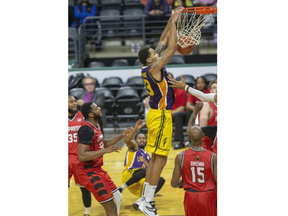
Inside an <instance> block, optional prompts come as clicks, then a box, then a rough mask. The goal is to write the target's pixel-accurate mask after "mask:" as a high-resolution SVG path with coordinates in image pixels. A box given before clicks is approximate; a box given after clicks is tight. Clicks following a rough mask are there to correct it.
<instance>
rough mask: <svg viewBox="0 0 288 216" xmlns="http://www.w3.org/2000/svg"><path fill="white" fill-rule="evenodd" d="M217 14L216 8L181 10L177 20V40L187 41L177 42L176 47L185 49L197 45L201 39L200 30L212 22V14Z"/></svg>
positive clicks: (188, 8)
mask: <svg viewBox="0 0 288 216" xmlns="http://www.w3.org/2000/svg"><path fill="white" fill-rule="evenodd" d="M213 13H217V8H216V7H187V8H184V9H183V10H182V14H181V16H179V18H178V20H177V28H176V31H177V38H178V39H179V38H183V37H185V38H186V37H187V38H189V40H185V43H183V40H182V41H181V40H177V45H179V46H180V47H181V48H186V47H188V46H192V45H198V44H199V43H200V38H201V28H202V27H203V26H205V25H208V24H210V23H211V22H212V20H213V18H212V14H213Z"/></svg>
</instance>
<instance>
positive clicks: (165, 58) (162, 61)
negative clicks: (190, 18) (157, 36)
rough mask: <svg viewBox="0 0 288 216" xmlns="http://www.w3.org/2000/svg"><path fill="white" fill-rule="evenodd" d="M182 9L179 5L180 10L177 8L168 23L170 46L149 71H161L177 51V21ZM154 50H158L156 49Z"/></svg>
mask: <svg viewBox="0 0 288 216" xmlns="http://www.w3.org/2000/svg"><path fill="white" fill-rule="evenodd" d="M182 10H183V8H182V7H179V9H178V10H175V11H174V13H172V14H171V17H170V19H169V21H168V24H167V26H168V28H170V31H169V34H168V47H167V49H166V50H165V51H164V52H163V54H162V56H160V57H159V58H158V59H156V60H155V61H154V62H153V63H152V65H151V67H150V68H149V72H150V73H152V74H153V72H159V71H160V69H161V68H163V67H164V66H165V65H166V64H167V63H168V62H169V60H170V59H171V57H172V56H173V54H174V53H175V51H176V48H177V32H176V22H177V19H178V17H179V15H180V14H181V11H182ZM158 49H160V48H158ZM154 52H156V50H155V51H154Z"/></svg>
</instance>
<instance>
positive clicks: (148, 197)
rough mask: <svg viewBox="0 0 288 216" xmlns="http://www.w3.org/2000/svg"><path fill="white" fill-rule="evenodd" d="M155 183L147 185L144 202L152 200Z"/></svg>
mask: <svg viewBox="0 0 288 216" xmlns="http://www.w3.org/2000/svg"><path fill="white" fill-rule="evenodd" d="M156 187H157V185H150V184H148V185H147V189H146V190H147V191H146V196H145V200H146V202H151V201H154V195H155V190H156Z"/></svg>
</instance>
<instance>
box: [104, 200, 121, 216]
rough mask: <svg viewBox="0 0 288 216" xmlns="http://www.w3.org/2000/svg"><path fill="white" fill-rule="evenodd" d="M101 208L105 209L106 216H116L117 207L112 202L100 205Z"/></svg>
mask: <svg viewBox="0 0 288 216" xmlns="http://www.w3.org/2000/svg"><path fill="white" fill-rule="evenodd" d="M101 205H102V206H103V208H104V209H105V212H106V215H107V216H118V215H117V207H116V204H115V202H114V201H113V200H110V201H108V202H106V203H101Z"/></svg>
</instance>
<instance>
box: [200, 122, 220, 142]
mask: <svg viewBox="0 0 288 216" xmlns="http://www.w3.org/2000/svg"><path fill="white" fill-rule="evenodd" d="M201 129H202V131H203V133H204V134H205V136H207V137H209V139H211V141H212V142H213V141H214V139H215V137H216V134H217V126H216V125H209V126H206V127H202V128H201Z"/></svg>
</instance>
